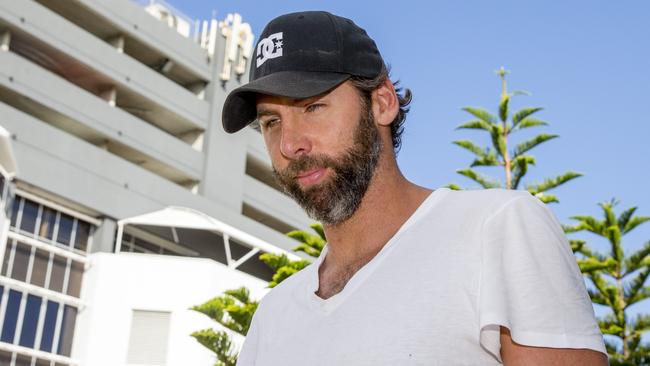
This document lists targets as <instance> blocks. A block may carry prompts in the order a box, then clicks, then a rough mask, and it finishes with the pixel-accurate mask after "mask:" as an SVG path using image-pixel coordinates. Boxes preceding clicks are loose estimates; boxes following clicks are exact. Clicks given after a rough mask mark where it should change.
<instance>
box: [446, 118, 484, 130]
mask: <svg viewBox="0 0 650 366" xmlns="http://www.w3.org/2000/svg"><path fill="white" fill-rule="evenodd" d="M461 128H464V129H474V130H486V131H488V132H490V129H491V128H492V126H491V125H490V123H488V122H485V121H483V120H480V119H474V120H471V121H468V122H465V123H463V124H461V125H459V126H458V127H456V128H455V129H456V130H459V129H461Z"/></svg>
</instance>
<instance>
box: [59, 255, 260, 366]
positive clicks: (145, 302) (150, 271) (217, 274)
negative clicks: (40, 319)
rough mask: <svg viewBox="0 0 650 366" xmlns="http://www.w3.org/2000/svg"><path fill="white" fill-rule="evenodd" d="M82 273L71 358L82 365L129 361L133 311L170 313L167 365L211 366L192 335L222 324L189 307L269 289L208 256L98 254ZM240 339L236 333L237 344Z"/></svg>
mask: <svg viewBox="0 0 650 366" xmlns="http://www.w3.org/2000/svg"><path fill="white" fill-rule="evenodd" d="M89 258H90V268H88V269H87V271H86V274H85V275H84V280H83V281H84V282H83V286H82V292H81V298H82V300H83V301H84V302H85V303H86V304H87V307H85V308H83V309H81V310H80V311H79V316H78V318H77V326H76V334H75V338H74V344H73V348H72V357H73V358H74V359H76V360H78V361H79V362H80V366H104V365H106V366H118V365H127V363H126V359H127V349H128V342H129V331H130V326H131V324H130V323H131V315H132V310H133V309H138V310H155V311H169V312H171V325H170V338H169V343H168V354H167V364H166V365H167V366H187V365H192V366H203V365H204V366H211V365H213V364H214V358H213V356H212V353H210V352H209V351H208V350H207V349H205V348H204V347H203V346H201V345H200V344H199V343H198V342H196V340H195V339H194V338H192V337H190V335H189V334H190V333H192V332H193V331H195V330H199V329H204V328H208V327H214V328H218V327H220V326H219V325H218V324H217V323H216V322H214V321H212V320H211V319H209V318H207V317H206V316H204V315H202V314H199V313H197V312H194V311H191V310H188V308H189V307H191V306H193V305H198V304H201V303H203V302H205V301H206V300H208V299H210V298H212V297H214V296H217V295H221V294H222V292H223V291H224V290H227V289H231V288H236V287H239V286H242V285H243V286H246V287H248V288H249V289H250V291H251V296H252V297H253V298H254V299H260V298H261V297H262V296H263V295H264V294H266V293H267V292H268V289H266V282H264V281H262V280H259V279H257V278H255V277H253V276H250V275H247V274H245V273H242V272H239V271H235V270H231V269H229V268H227V267H226V266H225V265H223V264H221V263H218V262H215V261H213V260H211V259H205V258H187V257H175V256H162V255H151V254H137V253H120V254H113V253H95V254H92V255H90V257H89ZM242 340H243V338H242V337H235V341H236V342H237V343H238V347H240V346H241V341H242Z"/></svg>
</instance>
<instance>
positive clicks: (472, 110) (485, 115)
mask: <svg viewBox="0 0 650 366" xmlns="http://www.w3.org/2000/svg"><path fill="white" fill-rule="evenodd" d="M463 110H464V111H465V112H467V113H469V114H471V115H473V116H474V117H476V118H478V119H480V120H481V121H484V122H487V123H490V124H493V123H497V118H496V117H495V116H494V115H493V114H491V113H490V112H488V111H486V110H485V109H483V108H476V107H465V108H463Z"/></svg>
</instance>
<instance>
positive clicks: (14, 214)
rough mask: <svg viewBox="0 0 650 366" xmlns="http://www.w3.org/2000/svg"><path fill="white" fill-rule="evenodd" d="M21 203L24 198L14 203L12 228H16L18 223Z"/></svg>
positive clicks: (12, 207) (17, 199) (12, 206)
mask: <svg viewBox="0 0 650 366" xmlns="http://www.w3.org/2000/svg"><path fill="white" fill-rule="evenodd" d="M20 201H22V198H21V199H19V198H18V197H16V199H15V200H14V203H13V204H12V205H11V227H14V228H15V227H16V221H18V210H19V209H20Z"/></svg>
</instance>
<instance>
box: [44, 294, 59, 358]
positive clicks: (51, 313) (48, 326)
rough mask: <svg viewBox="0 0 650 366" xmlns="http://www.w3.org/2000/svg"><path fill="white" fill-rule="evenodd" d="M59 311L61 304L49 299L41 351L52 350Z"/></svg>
mask: <svg viewBox="0 0 650 366" xmlns="http://www.w3.org/2000/svg"><path fill="white" fill-rule="evenodd" d="M58 313H59V304H57V303H56V302H54V301H48V302H47V306H46V310H45V321H44V322H43V333H42V335H41V347H40V349H41V351H45V352H52V342H53V341H54V328H55V327H56V318H57V315H58Z"/></svg>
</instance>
